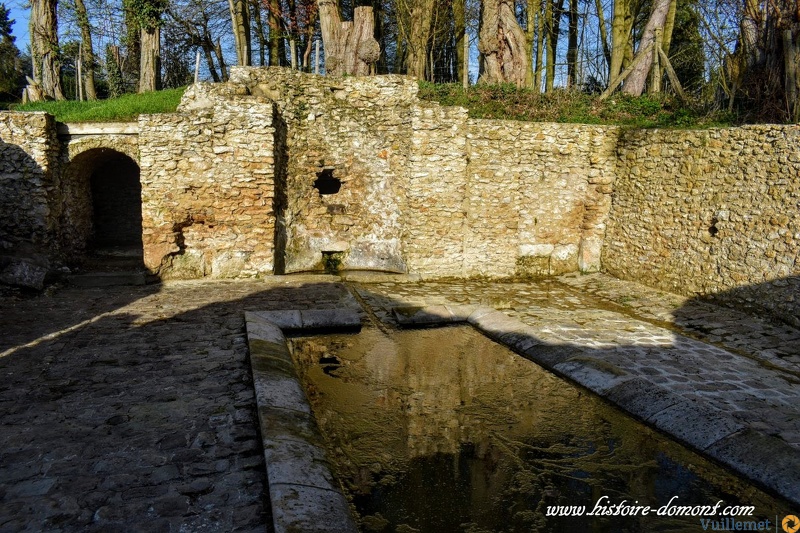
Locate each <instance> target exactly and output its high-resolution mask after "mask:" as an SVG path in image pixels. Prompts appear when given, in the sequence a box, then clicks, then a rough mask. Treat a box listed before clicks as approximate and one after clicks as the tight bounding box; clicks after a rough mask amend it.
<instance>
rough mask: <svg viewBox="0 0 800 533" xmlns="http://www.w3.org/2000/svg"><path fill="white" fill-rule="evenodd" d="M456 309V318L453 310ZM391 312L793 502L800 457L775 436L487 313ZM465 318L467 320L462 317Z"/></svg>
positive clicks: (799, 494) (799, 498) (449, 309)
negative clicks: (461, 337)
mask: <svg viewBox="0 0 800 533" xmlns="http://www.w3.org/2000/svg"><path fill="white" fill-rule="evenodd" d="M456 307H458V311H459V312H458V313H455V312H454V309H455V308H456ZM392 313H393V314H394V316H395V318H396V319H397V321H398V323H399V324H400V325H401V326H403V327H420V326H434V325H449V324H453V323H459V322H468V323H469V324H471V325H472V326H473V327H475V328H476V329H477V330H479V331H480V332H481V333H483V334H484V335H486V336H487V337H489V338H491V339H493V340H495V341H497V342H498V343H500V344H503V345H505V346H507V347H509V348H511V349H512V350H515V351H516V352H517V353H520V354H521V355H523V356H524V357H526V358H528V359H530V360H532V361H533V362H535V363H537V364H539V365H541V366H543V367H544V368H546V369H548V370H550V371H552V372H555V373H556V374H558V375H561V376H563V377H566V378H568V379H570V380H571V381H573V382H576V383H578V384H580V385H582V386H584V387H586V388H587V389H589V390H591V391H592V392H594V393H596V394H598V395H599V396H601V397H603V398H605V399H607V400H609V401H611V402H612V403H614V404H615V405H616V406H617V407H619V408H620V409H622V410H623V411H626V412H628V413H629V414H631V415H633V416H635V417H637V418H639V419H640V420H643V421H644V422H645V423H647V424H649V425H650V426H653V427H655V428H657V429H659V430H661V431H663V432H665V433H667V434H669V435H671V436H672V437H673V438H675V439H677V440H679V441H681V442H683V443H684V444H686V445H688V446H690V447H691V448H693V449H695V450H696V451H699V452H700V453H702V454H704V455H707V456H709V457H711V458H712V459H715V460H717V461H719V462H721V463H722V464H724V465H726V466H727V467H729V468H731V469H733V470H734V471H736V472H738V473H739V474H740V475H743V476H744V477H746V478H747V479H750V480H752V481H753V482H755V483H758V484H760V485H762V486H763V487H765V488H766V489H768V490H770V491H772V492H777V493H778V494H779V495H780V496H781V497H784V498H787V499H788V500H789V501H792V502H794V503H797V504H800V483H797V476H796V473H797V472H798V471H800V454H798V452H797V450H796V449H794V448H793V447H792V446H790V445H789V444H787V443H785V442H784V441H782V440H780V439H778V438H777V437H774V436H770V435H766V434H764V433H760V432H757V431H754V430H752V429H746V428H745V426H744V425H743V424H742V423H741V422H739V421H738V420H737V419H735V418H734V417H732V416H730V415H729V414H727V413H725V412H723V411H721V410H719V409H716V408H713V407H711V406H708V405H706V404H703V403H700V402H697V401H690V400H687V399H685V398H683V397H681V396H680V395H678V394H675V393H673V392H671V391H669V390H667V389H665V388H663V387H661V386H659V385H656V384H654V383H651V382H649V381H647V380H646V379H643V378H638V377H637V378H635V377H632V376H631V375H630V374H628V373H627V372H625V370H624V369H622V368H619V367H617V366H615V365H612V364H610V363H608V362H606V361H603V360H602V359H599V358H597V357H592V356H589V355H587V352H586V351H585V350H583V349H582V348H581V347H580V346H572V345H568V344H549V343H546V342H544V341H542V340H541V339H538V338H537V337H536V332H535V330H534V329H533V328H531V327H530V326H528V325H527V324H524V323H522V322H520V321H519V320H517V319H515V318H512V317H510V316H508V315H506V314H505V313H503V312H502V311H498V310H496V309H493V308H491V307H474V306H453V305H450V304H441V305H430V306H401V307H394V308H392ZM466 313H469V314H468V315H466V317H467V318H466V320H464V318H463V317H464V316H465V314H466Z"/></svg>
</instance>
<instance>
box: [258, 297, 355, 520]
mask: <svg viewBox="0 0 800 533" xmlns="http://www.w3.org/2000/svg"><path fill="white" fill-rule="evenodd" d="M245 323H246V327H247V341H248V347H249V349H250V366H251V368H252V371H253V383H254V388H255V393H256V403H257V404H258V418H259V426H260V430H261V439H262V444H263V448H264V459H265V462H266V468H267V482H268V483H269V495H270V503H271V505H272V517H273V525H274V528H275V531H276V533H289V532H298V531H303V532H308V533H327V532H331V533H333V532H336V533H350V532H352V533H356V532H357V531H358V529H357V527H356V524H355V521H354V520H353V517H352V516H351V515H350V507H349V505H348V503H347V499H346V498H345V497H344V494H342V492H341V490H340V488H339V486H338V483H337V482H336V480H335V479H334V477H333V474H332V473H331V469H330V465H329V463H328V461H327V459H326V457H325V451H324V446H323V444H322V443H323V439H322V435H321V434H320V432H319V428H318V426H317V423H316V420H315V419H314V416H313V414H312V413H311V406H310V404H309V403H308V398H307V397H306V395H305V391H304V389H303V386H302V384H301V383H300V380H299V378H298V376H297V371H296V369H295V367H294V364H293V362H292V358H291V354H290V352H289V347H288V346H287V344H286V338H285V336H284V334H283V331H282V330H283V328H285V329H289V330H294V331H303V330H307V329H309V328H310V329H313V330H317V329H320V328H326V329H331V328H344V329H352V328H354V327H360V326H361V317H360V315H359V313H358V312H357V311H353V310H343V309H334V310H329V309H325V310H320V309H317V310H303V311H298V310H284V311H248V312H245Z"/></svg>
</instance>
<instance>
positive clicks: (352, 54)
mask: <svg viewBox="0 0 800 533" xmlns="http://www.w3.org/2000/svg"><path fill="white" fill-rule="evenodd" d="M319 20H320V28H321V31H322V44H323V46H324V47H325V72H326V73H327V74H329V75H332V76H343V75H349V76H367V75H369V73H370V65H374V64H375V63H377V61H378V59H379V58H380V45H379V44H378V41H376V40H375V37H374V36H373V35H374V33H375V18H374V17H373V14H372V7H370V6H361V7H357V8H355V10H354V12H353V22H342V19H341V17H340V16H339V6H338V3H337V1H336V0H319ZM424 60H425V58H424V56H423V68H424Z"/></svg>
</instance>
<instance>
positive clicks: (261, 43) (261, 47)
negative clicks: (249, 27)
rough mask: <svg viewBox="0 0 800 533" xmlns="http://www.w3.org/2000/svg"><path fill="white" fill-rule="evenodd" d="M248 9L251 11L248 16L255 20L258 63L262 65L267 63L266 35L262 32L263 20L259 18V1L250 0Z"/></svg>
mask: <svg viewBox="0 0 800 533" xmlns="http://www.w3.org/2000/svg"><path fill="white" fill-rule="evenodd" d="M250 9H252V11H253V13H252V16H251V17H250V18H251V19H252V20H253V21H254V22H255V25H256V37H257V38H258V64H259V66H262V67H263V66H266V64H267V56H266V50H267V36H266V34H265V33H264V20H263V19H262V18H261V2H259V1H258V0H251V3H250ZM251 54H252V52H251Z"/></svg>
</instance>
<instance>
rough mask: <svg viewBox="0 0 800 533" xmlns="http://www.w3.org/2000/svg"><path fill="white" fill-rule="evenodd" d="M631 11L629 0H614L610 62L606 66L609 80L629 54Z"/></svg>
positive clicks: (617, 73) (615, 74)
mask: <svg viewBox="0 0 800 533" xmlns="http://www.w3.org/2000/svg"><path fill="white" fill-rule="evenodd" d="M632 29H633V13H632V7H631V5H630V0H615V2H614V18H613V20H612V22H611V62H610V64H609V67H608V80H609V82H610V81H611V80H613V79H614V78H616V77H617V76H619V74H620V73H621V72H622V67H623V64H624V63H625V59H626V56H628V55H629V49H630V40H631V31H632Z"/></svg>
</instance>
